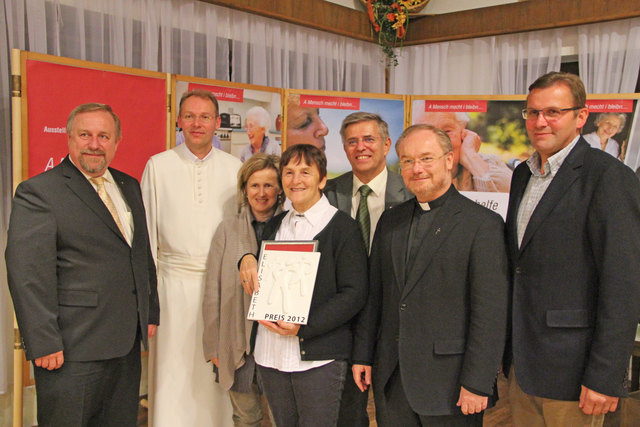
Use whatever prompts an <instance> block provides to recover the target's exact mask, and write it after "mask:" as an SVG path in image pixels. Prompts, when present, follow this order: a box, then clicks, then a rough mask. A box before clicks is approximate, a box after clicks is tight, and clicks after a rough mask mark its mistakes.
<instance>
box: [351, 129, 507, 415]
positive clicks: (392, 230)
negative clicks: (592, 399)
mask: <svg viewBox="0 0 640 427" xmlns="http://www.w3.org/2000/svg"><path fill="white" fill-rule="evenodd" d="M396 150H397V151H398V157H399V159H400V165H401V170H402V177H403V179H404V182H405V184H406V186H407V188H408V189H409V190H410V191H411V192H412V193H413V194H415V196H416V197H415V198H414V199H412V200H409V201H407V202H405V203H402V204H400V205H398V206H396V207H394V208H393V209H390V210H388V211H386V212H385V213H384V214H383V215H382V217H381V218H380V222H379V223H378V227H377V230H376V235H375V238H374V241H373V246H372V249H371V256H370V263H369V265H370V271H369V272H370V274H369V280H370V290H369V297H368V299H367V304H366V306H365V308H364V310H363V312H362V313H361V315H360V317H359V319H358V323H357V325H356V330H355V333H356V335H355V343H354V346H355V347H354V350H353V359H354V363H356V364H355V365H354V379H355V381H356V382H357V383H358V386H359V387H360V388H365V387H366V386H367V385H368V383H369V382H370V378H371V377H372V379H373V388H374V396H375V398H376V406H378V402H382V406H383V407H384V408H385V414H384V416H383V417H382V418H379V420H378V422H379V424H380V425H382V426H388V425H392V424H393V425H402V426H420V425H429V426H432V425H433V426H458V425H461V426H466V425H482V411H483V410H484V409H486V408H487V407H488V406H490V405H491V404H492V399H490V396H491V395H492V394H493V392H494V384H495V378H496V374H497V372H498V368H499V365H500V359H501V357H502V352H503V347H504V340H505V335H506V321H507V307H508V303H507V300H508V279H507V257H506V250H505V244H504V223H503V221H502V219H501V218H500V216H498V215H497V214H495V213H493V212H491V211H490V210H488V209H486V208H484V207H482V206H480V205H478V204H476V203H474V202H472V201H471V200H469V199H467V198H466V197H464V196H462V195H461V194H460V193H458V191H457V190H456V189H455V188H454V187H453V185H452V178H451V169H452V167H453V153H452V147H451V141H450V140H449V137H448V136H447V134H446V133H445V132H444V131H442V130H440V129H437V128H434V127H433V126H430V125H415V126H411V127H409V128H408V129H406V130H405V131H404V132H403V134H402V135H401V136H400V138H399V140H398V142H397V145H396ZM372 364H373V375H372V374H371V365H372ZM363 374H364V378H365V380H364V381H362V375H363Z"/></svg>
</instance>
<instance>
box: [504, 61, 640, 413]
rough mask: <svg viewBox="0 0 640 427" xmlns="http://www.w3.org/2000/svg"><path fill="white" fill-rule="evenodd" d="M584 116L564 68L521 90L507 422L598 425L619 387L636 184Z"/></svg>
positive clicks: (639, 310)
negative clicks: (588, 136) (596, 142)
mask: <svg viewBox="0 0 640 427" xmlns="http://www.w3.org/2000/svg"><path fill="white" fill-rule="evenodd" d="M588 114H589V112H588V111H587V108H586V94H585V89H584V85H583V84H582V81H580V79H579V78H578V77H577V76H575V75H572V74H568V73H558V72H553V73H549V74H545V75H544V76H542V77H540V78H538V80H536V81H535V82H534V83H533V84H532V85H531V86H530V87H529V95H528V97H527V107H526V108H525V109H524V110H523V117H524V118H525V119H526V127H527V132H528V134H529V139H530V141H531V144H532V145H533V147H534V148H535V150H536V151H535V153H534V154H533V155H532V156H531V157H530V158H529V159H528V160H527V161H526V162H524V163H522V164H520V165H519V166H518V167H517V168H516V169H515V171H514V173H513V180H512V183H511V196H510V200H509V209H508V213H507V244H508V253H509V260H510V267H511V275H512V279H513V281H512V287H513V289H512V293H513V304H512V334H511V343H510V344H511V348H510V350H509V349H508V351H507V352H506V353H505V354H506V356H507V357H506V360H505V372H509V396H510V401H511V406H512V412H513V417H514V422H515V424H516V425H525V424H526V425H531V426H538V425H540V426H542V425H602V422H603V419H604V415H603V414H606V413H607V412H609V411H615V409H616V406H617V403H618V398H619V397H620V396H624V395H625V390H624V387H623V380H624V377H625V370H626V367H627V366H628V363H629V357H630V355H631V351H632V348H633V341H634V336H635V331H636V326H637V325H638V318H639V317H640V279H639V277H640V263H639V262H638V254H640V183H639V182H638V179H637V178H636V177H635V176H634V174H633V171H632V170H631V169H629V168H628V167H626V166H625V165H623V164H622V163H621V162H620V161H618V160H616V159H614V158H613V157H611V156H609V155H608V154H607V153H604V152H603V151H600V150H595V149H592V148H590V147H589V144H588V143H587V142H586V141H585V140H584V139H583V138H582V137H581V136H580V129H581V128H582V126H583V125H584V124H585V121H586V120H587V116H588ZM511 362H513V365H512V368H511V370H510V371H509V370H508V369H509V366H510V365H511Z"/></svg>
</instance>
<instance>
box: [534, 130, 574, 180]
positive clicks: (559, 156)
mask: <svg viewBox="0 0 640 427" xmlns="http://www.w3.org/2000/svg"><path fill="white" fill-rule="evenodd" d="M578 139H580V135H577V136H576V137H575V138H574V139H573V141H571V143H570V144H569V145H567V146H566V147H564V148H563V149H562V150H560V151H558V152H557V153H556V154H554V155H553V156H551V157H549V158H548V159H547V163H546V164H547V165H549V167H547V168H545V173H544V174H543V173H542V172H540V171H541V169H542V166H543V165H541V164H540V153H538V152H537V151H536V152H535V153H533V154H532V155H531V157H529V158H528V159H527V166H529V170H531V173H532V174H533V175H535V176H547V175H548V174H551V176H555V175H556V173H557V172H558V169H560V166H562V163H564V160H565V159H566V158H567V156H568V155H569V153H570V152H571V150H573V147H575V146H576V144H577V143H578Z"/></svg>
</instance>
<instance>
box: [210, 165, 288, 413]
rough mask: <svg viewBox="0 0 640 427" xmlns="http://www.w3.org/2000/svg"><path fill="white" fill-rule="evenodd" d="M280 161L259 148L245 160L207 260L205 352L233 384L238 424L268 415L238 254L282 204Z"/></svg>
mask: <svg viewBox="0 0 640 427" xmlns="http://www.w3.org/2000/svg"><path fill="white" fill-rule="evenodd" d="M279 161H280V158H279V157H277V156H274V155H267V154H262V153H260V154H256V155H255V156H253V157H251V158H250V159H249V160H247V161H246V162H245V163H244V164H243V165H242V168H240V171H239V172H238V205H239V208H240V209H239V213H238V214H237V215H236V216H234V217H231V218H227V219H226V220H224V221H223V222H222V223H220V225H219V226H218V229H217V230H216V233H215V235H214V236H213V241H212V242H211V250H210V251H209V259H208V261H207V276H206V280H205V291H204V299H203V307H202V315H203V317H204V334H203V339H202V342H203V348H204V357H205V359H206V360H207V361H211V362H213V364H214V365H215V368H216V369H217V374H218V375H217V379H218V381H219V383H220V385H221V386H222V387H223V388H224V389H225V390H229V397H230V399H231V405H232V406H233V421H234V424H235V425H244V426H250V425H260V422H261V420H262V416H263V414H262V405H261V403H262V402H261V398H260V391H259V389H258V386H257V384H256V381H255V362H254V360H253V355H252V354H251V344H250V342H251V328H252V326H253V323H254V322H251V321H248V320H246V318H247V311H248V309H249V304H250V301H251V298H250V296H248V295H245V294H244V292H243V291H242V287H240V286H238V258H239V257H240V256H242V255H243V254H246V253H248V252H251V253H255V252H256V251H257V249H258V243H257V242H260V241H261V240H262V237H263V233H264V232H265V230H266V228H267V227H268V221H269V220H270V219H271V218H272V217H273V216H274V214H276V213H279V212H280V211H281V210H282V209H281V206H282V200H283V195H282V188H281V186H280V178H279V176H278V173H279V170H278V162H279Z"/></svg>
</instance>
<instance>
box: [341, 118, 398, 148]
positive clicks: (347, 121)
mask: <svg viewBox="0 0 640 427" xmlns="http://www.w3.org/2000/svg"><path fill="white" fill-rule="evenodd" d="M369 121H371V122H375V123H376V124H377V125H378V134H379V135H380V138H382V141H383V142H384V141H386V140H387V138H389V125H388V124H387V122H385V121H384V120H382V117H380V116H379V115H378V114H375V113H367V112H366V111H358V112H356V113H351V114H349V115H348V116H347V117H345V118H344V120H343V121H342V126H341V127H340V136H341V137H342V143H343V144H344V143H345V142H347V141H346V138H347V128H348V127H349V126H351V125H354V124H356V123H360V122H369Z"/></svg>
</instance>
